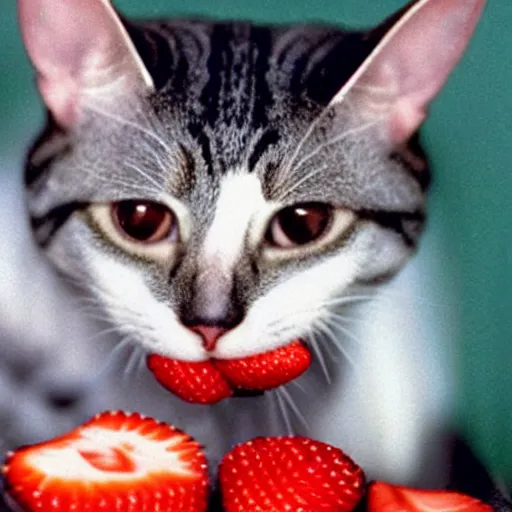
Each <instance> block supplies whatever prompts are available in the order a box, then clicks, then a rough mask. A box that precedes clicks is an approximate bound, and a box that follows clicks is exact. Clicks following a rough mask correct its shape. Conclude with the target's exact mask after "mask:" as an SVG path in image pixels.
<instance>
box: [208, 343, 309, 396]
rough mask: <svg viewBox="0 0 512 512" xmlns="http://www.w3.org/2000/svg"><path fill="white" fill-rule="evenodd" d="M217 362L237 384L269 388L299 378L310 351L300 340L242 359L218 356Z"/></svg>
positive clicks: (307, 361)
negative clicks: (219, 357)
mask: <svg viewBox="0 0 512 512" xmlns="http://www.w3.org/2000/svg"><path fill="white" fill-rule="evenodd" d="M214 364H215V366H216V367H217V368H218V369H219V370H220V371H221V373H222V374H223V375H224V377H225V378H226V379H227V380H228V381H229V383H230V384H231V385H232V386H233V387H235V388H241V389H248V390H261V391H264V390H268V389H273V388H277V387H278V386H281V385H283V384H286V383H287V382H290V381H292V380H294V379H296V378H297V377H298V376H299V375H301V374H303V373H304V372H305V371H306V370H307V369H308V368H309V365H310V364H311V353H310V352H309V350H308V349H307V348H306V347H305V346H304V345H303V344H302V343H301V342H300V341H295V342H293V343H290V344H289V345H286V346H284V347H281V348H278V349H276V350H272V351H270V352H265V353H263V354H257V355H254V356H250V357H244V358H242V359H222V360H221V359H217V360H215V362H214Z"/></svg>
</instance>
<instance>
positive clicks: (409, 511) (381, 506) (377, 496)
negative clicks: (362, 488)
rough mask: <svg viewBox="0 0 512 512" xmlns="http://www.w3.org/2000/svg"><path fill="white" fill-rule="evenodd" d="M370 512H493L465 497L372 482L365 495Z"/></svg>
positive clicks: (487, 507)
mask: <svg viewBox="0 0 512 512" xmlns="http://www.w3.org/2000/svg"><path fill="white" fill-rule="evenodd" d="M368 510H369V512H435V511H436V510H437V511H439V512H492V510H493V509H492V507H491V506H490V505H486V504H485V503H482V502H481V501H479V500H477V499H476V498H471V497H470V496H466V495H465V494H460V493H457V492H448V491H425V490H416V489H408V488H406V487H397V486H393V485H390V484H386V483H383V482H375V483H374V484H372V485H371V486H370V490H369V493H368Z"/></svg>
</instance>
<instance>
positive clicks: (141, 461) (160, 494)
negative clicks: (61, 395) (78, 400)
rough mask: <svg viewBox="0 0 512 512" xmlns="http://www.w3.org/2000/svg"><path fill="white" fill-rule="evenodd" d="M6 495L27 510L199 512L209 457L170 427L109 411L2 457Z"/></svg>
mask: <svg viewBox="0 0 512 512" xmlns="http://www.w3.org/2000/svg"><path fill="white" fill-rule="evenodd" d="M3 474H4V477H5V481H6V493H7V496H8V497H9V498H10V500H12V501H13V502H14V503H16V504H17V505H18V506H20V507H21V508H22V509H23V510H25V511H26V512H34V511H36V510H37V511H40V510H44V511H52V512H71V511H73V512H81V511H85V510H87V511H95V512H102V511H105V512H107V511H114V510H119V511H122V512H136V511H137V512H141V511H148V512H149V511H150V512H156V511H158V512H176V511H180V512H204V511H205V510H206V508H207V494H208V477H207V464H206V458H205V456H204V454H203V453H202V451H201V449H200V446H199V444H198V443H196V442H195V441H194V440H192V439H191V438H190V437H189V436H188V435H186V434H184V433H183V432H180V431H179V430H176V429H175V428H174V427H172V426H170V425H167V424H164V423H159V422H157V421H155V420H153V419H151V418H144V417H143V416H141V415H140V414H126V413H123V412H107V413H103V414H99V415H97V416H96V417H94V418H93V419H92V420H90V421H89V422H87V423H85V424H84V425H82V426H80V427H78V428H76V429H75V430H73V431H71V432H69V433H68V434H65V435H63V436H61V437H58V438H56V439H54V440H51V441H48V442H44V443H40V444H36V445H33V446H28V447H24V448H21V449H19V450H17V451H16V452H14V453H12V454H10V455H9V456H8V457H7V460H6V462H5V466H4V468H3Z"/></svg>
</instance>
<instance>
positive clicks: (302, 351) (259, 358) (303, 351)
mask: <svg viewBox="0 0 512 512" xmlns="http://www.w3.org/2000/svg"><path fill="white" fill-rule="evenodd" d="M310 363H311V354H310V353H309V350H308V349H307V348H306V347H304V345H303V344H302V343H301V342H300V341H294V342H292V343H290V344H289V345H287V346H285V347H281V348H278V349H276V350H272V351H269V352H265V353H263V354H257V355H254V356H249V357H244V358H240V359H211V360H208V361H200V362H187V361H178V360H176V359H169V358H167V357H163V356H159V355H156V354H152V355H149V356H148V358H147V365H148V368H149V369H150V370H151V372H153V374H154V375H155V378H156V379H157V381H158V382H160V384H162V385H163V386H164V387H165V388H166V389H168V390H169V391H171V392H173V393H174V394H176V395H177V396H179V397H180V398H182V399H183V400H185V401H187V402H192V403H200V404H214V403H217V402H219V401H220V400H222V399H224V398H227V397H229V396H232V395H233V392H234V390H235V389H246V390H251V391H255V390H256V391H264V390H268V389H272V388H275V387H278V386H280V385H282V384H286V383H287V382H290V381H291V380H293V379H295V378H296V377H298V376H299V375H301V374H302V373H303V372H305V371H306V370H307V368H308V367H309V365H310Z"/></svg>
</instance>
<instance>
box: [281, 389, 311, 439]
mask: <svg viewBox="0 0 512 512" xmlns="http://www.w3.org/2000/svg"><path fill="white" fill-rule="evenodd" d="M279 391H280V392H281V394H282V396H283V399H284V400H285V402H287V403H288V406H289V407H290V409H291V410H292V411H293V413H294V414H295V416H296V418H297V419H298V420H299V422H300V423H301V424H302V426H303V427H304V428H305V429H306V431H308V432H309V431H311V427H310V425H309V423H308V421H307V419H306V417H305V416H304V415H303V414H302V412H301V411H300V409H299V408H298V406H297V404H296V403H295V401H294V400H293V397H292V395H291V393H290V392H289V391H288V390H287V389H286V387H284V386H283V387H281V388H279Z"/></svg>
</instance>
